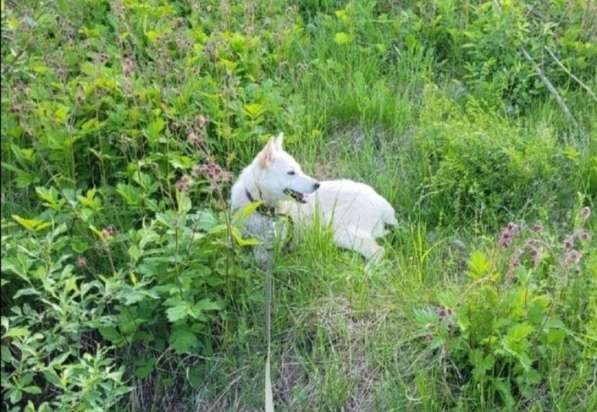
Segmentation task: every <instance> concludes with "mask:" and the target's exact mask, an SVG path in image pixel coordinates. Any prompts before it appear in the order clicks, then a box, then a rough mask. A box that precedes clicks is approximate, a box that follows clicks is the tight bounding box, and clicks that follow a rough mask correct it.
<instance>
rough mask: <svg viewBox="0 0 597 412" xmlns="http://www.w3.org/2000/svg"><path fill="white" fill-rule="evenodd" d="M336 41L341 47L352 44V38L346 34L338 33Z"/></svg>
mask: <svg viewBox="0 0 597 412" xmlns="http://www.w3.org/2000/svg"><path fill="white" fill-rule="evenodd" d="M334 41H335V42H336V44H338V45H340V46H344V45H346V44H349V43H350V42H352V36H351V35H350V34H348V33H345V32H338V33H336V35H335V36H334Z"/></svg>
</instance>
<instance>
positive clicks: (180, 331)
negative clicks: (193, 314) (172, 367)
mask: <svg viewBox="0 0 597 412" xmlns="http://www.w3.org/2000/svg"><path fill="white" fill-rule="evenodd" d="M169 341H170V344H171V345H172V347H173V348H174V350H175V351H176V353H179V354H180V353H187V352H190V351H191V349H192V348H193V347H194V346H195V345H196V344H197V342H198V341H197V337H196V336H195V334H194V333H193V332H191V331H190V330H189V329H188V327H187V326H186V325H181V326H175V327H174V328H173V329H172V332H171V333H170V339H169Z"/></svg>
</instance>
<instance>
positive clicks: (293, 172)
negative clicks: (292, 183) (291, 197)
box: [288, 170, 296, 176]
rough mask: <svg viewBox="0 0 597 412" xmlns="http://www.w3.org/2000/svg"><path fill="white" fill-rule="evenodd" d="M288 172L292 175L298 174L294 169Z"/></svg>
mask: <svg viewBox="0 0 597 412" xmlns="http://www.w3.org/2000/svg"><path fill="white" fill-rule="evenodd" d="M288 174H289V175H290V176H294V175H295V174H296V172H295V171H294V170H291V171H290V172H288Z"/></svg>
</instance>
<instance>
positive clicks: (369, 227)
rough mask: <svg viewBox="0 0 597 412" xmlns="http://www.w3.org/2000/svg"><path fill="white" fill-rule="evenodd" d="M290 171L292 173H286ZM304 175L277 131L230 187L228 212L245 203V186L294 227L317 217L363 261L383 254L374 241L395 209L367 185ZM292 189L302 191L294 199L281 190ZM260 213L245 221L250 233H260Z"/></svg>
mask: <svg viewBox="0 0 597 412" xmlns="http://www.w3.org/2000/svg"><path fill="white" fill-rule="evenodd" d="M289 171H295V172H296V174H295V175H289V174H288V172H289ZM316 183H317V182H316V181H315V179H313V178H311V177H309V176H307V175H305V174H304V173H303V172H302V170H301V168H300V166H299V164H298V163H297V162H296V161H295V160H294V159H293V158H292V156H290V155H289V154H288V153H287V152H285V151H284V149H283V148H282V135H279V136H278V137H277V138H276V139H275V140H274V139H272V140H270V141H269V142H268V144H267V145H266V146H265V148H264V149H263V150H262V151H261V152H260V153H259V154H258V155H257V157H256V158H255V160H254V161H253V162H252V163H251V164H250V165H249V166H247V167H246V168H245V169H244V170H243V171H242V173H241V174H240V176H239V178H238V180H237V181H236V183H235V184H234V186H233V187H232V195H231V205H232V209H233V210H237V209H240V208H242V207H244V206H245V205H246V204H247V203H249V199H248V198H247V195H246V192H245V190H248V191H249V192H250V193H251V196H252V197H253V198H254V199H255V200H261V201H263V203H264V204H266V205H268V206H272V207H274V208H275V209H276V211H277V212H278V213H283V214H287V215H289V216H290V217H291V218H292V220H293V221H294V223H295V225H296V226H297V227H301V226H307V225H309V224H310V223H311V222H313V221H314V220H315V218H318V221H319V222H321V223H322V224H325V225H329V226H330V228H331V229H332V232H333V236H334V242H335V243H336V245H338V246H339V247H341V248H345V249H351V250H354V251H356V252H359V253H360V254H361V255H363V256H364V257H365V258H366V259H368V260H369V259H372V258H377V257H380V256H382V255H383V248H382V247H381V246H379V245H378V244H377V242H376V240H375V239H376V238H379V237H381V236H383V235H384V234H385V226H386V225H391V226H394V225H396V224H397V222H396V217H395V212H394V208H393V207H392V206H391V205H390V204H389V203H388V201H387V200H386V199H384V198H383V197H382V196H381V195H379V194H378V193H377V192H376V191H375V190H374V189H373V188H372V187H371V186H368V185H366V184H364V183H358V182H354V181H351V180H328V181H323V182H320V186H319V189H318V190H316V187H315V184H316ZM284 189H292V190H295V191H297V192H300V193H303V194H304V200H305V201H306V203H299V202H296V201H295V200H293V199H291V198H290V197H289V196H287V195H285V194H284ZM262 219H263V216H259V215H257V216H255V214H254V215H253V216H251V217H250V218H249V220H248V221H247V222H246V226H247V227H248V228H249V232H250V233H251V234H252V235H256V234H257V233H255V231H257V232H259V231H261V229H260V228H261V227H262V226H263V225H262Z"/></svg>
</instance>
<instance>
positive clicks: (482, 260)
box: [468, 250, 491, 279]
mask: <svg viewBox="0 0 597 412" xmlns="http://www.w3.org/2000/svg"><path fill="white" fill-rule="evenodd" d="M468 267H469V272H468V275H469V276H470V277H471V278H472V279H479V278H481V277H483V276H484V275H486V274H487V271H488V270H489V268H490V267H491V262H489V260H488V259H487V257H486V256H485V254H484V253H483V252H481V251H479V250H475V251H474V252H473V253H472V254H471V257H470V258H469V262H468Z"/></svg>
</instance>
